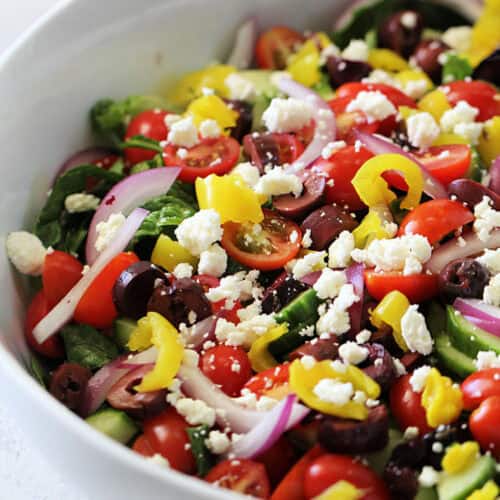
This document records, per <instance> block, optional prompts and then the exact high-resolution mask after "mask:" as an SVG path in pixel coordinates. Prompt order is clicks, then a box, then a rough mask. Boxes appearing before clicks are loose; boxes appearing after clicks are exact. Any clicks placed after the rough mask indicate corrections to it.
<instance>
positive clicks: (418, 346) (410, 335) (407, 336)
mask: <svg viewBox="0 0 500 500" xmlns="http://www.w3.org/2000/svg"><path fill="white" fill-rule="evenodd" d="M401 334H402V336H403V338H404V340H405V342H406V345H407V346H408V349H410V351H411V352H419V353H420V354H423V355H424V356H426V355H427V354H430V353H431V352H432V345H433V341H432V337H431V334H430V333H429V330H428V329H427V325H426V324H425V318H424V316H423V315H422V313H420V312H418V306H417V305H412V306H410V307H408V309H407V310H406V312H405V313H404V315H403V317H402V318H401Z"/></svg>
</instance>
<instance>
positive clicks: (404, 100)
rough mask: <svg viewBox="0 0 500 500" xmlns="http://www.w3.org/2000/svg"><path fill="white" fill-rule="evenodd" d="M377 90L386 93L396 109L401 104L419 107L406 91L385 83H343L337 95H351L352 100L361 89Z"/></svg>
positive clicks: (367, 90)
mask: <svg viewBox="0 0 500 500" xmlns="http://www.w3.org/2000/svg"><path fill="white" fill-rule="evenodd" d="M377 90H378V91H379V92H381V93H382V94H384V95H385V97H387V99H388V100H389V101H391V102H392V104H393V105H394V107H395V108H396V109H397V108H398V107H399V106H408V107H409V108H416V107H417V104H416V103H415V101H414V100H413V99H412V98H411V97H408V96H407V95H406V94H405V93H404V92H401V90H399V89H397V88H396V87H391V86H390V85H386V84H385V83H361V82H351V83H344V85H341V86H340V87H339V88H338V89H337V93H336V96H337V97H349V98H350V99H351V100H352V99H355V98H356V96H357V95H358V94H359V93H360V92H361V91H366V92H376V91H377Z"/></svg>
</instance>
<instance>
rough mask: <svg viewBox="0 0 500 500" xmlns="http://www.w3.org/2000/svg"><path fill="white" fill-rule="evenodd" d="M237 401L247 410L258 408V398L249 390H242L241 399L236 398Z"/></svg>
mask: <svg viewBox="0 0 500 500" xmlns="http://www.w3.org/2000/svg"><path fill="white" fill-rule="evenodd" d="M235 401H236V402H237V403H238V404H240V405H242V406H245V407H246V408H250V409H255V408H257V396H256V394H255V393H254V392H252V391H251V390H250V389H247V388H243V389H241V396H240V397H239V398H235Z"/></svg>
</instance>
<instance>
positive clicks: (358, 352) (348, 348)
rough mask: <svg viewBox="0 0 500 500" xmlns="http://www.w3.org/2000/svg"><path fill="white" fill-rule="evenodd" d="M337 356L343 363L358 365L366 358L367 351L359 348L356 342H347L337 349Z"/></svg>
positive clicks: (364, 348)
mask: <svg viewBox="0 0 500 500" xmlns="http://www.w3.org/2000/svg"><path fill="white" fill-rule="evenodd" d="M339 355H340V357H341V358H342V359H343V360H344V362H346V363H349V364H351V365H359V363H362V362H363V361H364V360H365V359H366V358H367V357H368V349H367V348H366V347H361V346H359V345H358V344H356V342H351V341H348V342H346V343H345V344H342V345H341V346H340V347H339Z"/></svg>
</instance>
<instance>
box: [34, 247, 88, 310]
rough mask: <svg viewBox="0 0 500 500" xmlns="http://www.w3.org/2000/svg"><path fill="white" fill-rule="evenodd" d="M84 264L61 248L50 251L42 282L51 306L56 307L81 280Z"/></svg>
mask: <svg viewBox="0 0 500 500" xmlns="http://www.w3.org/2000/svg"><path fill="white" fill-rule="evenodd" d="M82 270H83V265H82V263H81V262H80V261H79V260H78V259H75V257H73V256H72V255H70V254H69V253H66V252H61V251H60V250H54V251H53V252H51V253H48V254H47V256H46V257H45V261H44V263H43V273H42V284H43V291H44V293H45V297H46V298H47V301H48V303H49V306H50V307H51V308H52V307H54V306H55V305H56V304H57V303H58V302H59V301H60V300H61V299H62V298H63V297H64V296H65V295H66V294H67V293H68V292H69V291H70V290H71V289H72V288H73V287H74V286H75V285H76V283H77V282H78V281H79V280H80V278H81V277H82Z"/></svg>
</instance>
